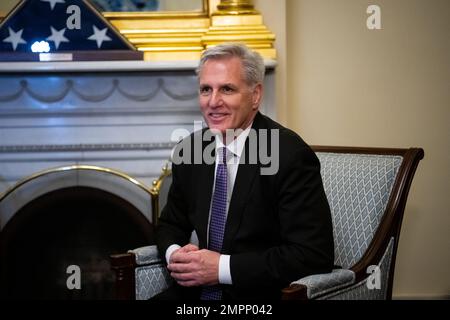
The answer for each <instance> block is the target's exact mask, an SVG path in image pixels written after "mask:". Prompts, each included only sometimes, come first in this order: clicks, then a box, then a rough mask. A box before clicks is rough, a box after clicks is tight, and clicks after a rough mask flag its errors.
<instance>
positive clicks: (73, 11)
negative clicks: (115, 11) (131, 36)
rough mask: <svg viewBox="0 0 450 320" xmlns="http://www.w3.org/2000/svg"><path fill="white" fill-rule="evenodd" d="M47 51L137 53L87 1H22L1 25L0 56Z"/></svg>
mask: <svg viewBox="0 0 450 320" xmlns="http://www.w3.org/2000/svg"><path fill="white" fill-rule="evenodd" d="M45 47H46V48H47V52H58V51H79V50H84V51H87V50H130V49H131V50H134V48H133V46H132V45H131V44H129V43H128V42H127V40H126V39H125V38H124V37H123V36H122V35H121V34H120V33H119V32H118V31H117V30H116V29H114V27H112V26H111V24H110V23H109V22H108V21H107V20H106V19H105V18H104V17H103V16H102V15H101V14H100V13H99V12H98V11H96V9H95V7H94V6H92V5H91V4H90V3H89V2H88V1H87V0H23V1H22V2H20V3H19V4H18V5H17V6H16V7H15V8H14V9H13V10H12V11H11V12H10V14H9V15H8V16H7V17H6V18H5V20H4V21H3V22H2V23H1V25H0V52H36V48H38V50H39V48H45ZM44 51H45V49H44ZM41 52H42V51H41Z"/></svg>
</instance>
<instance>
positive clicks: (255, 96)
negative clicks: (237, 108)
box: [252, 83, 263, 110]
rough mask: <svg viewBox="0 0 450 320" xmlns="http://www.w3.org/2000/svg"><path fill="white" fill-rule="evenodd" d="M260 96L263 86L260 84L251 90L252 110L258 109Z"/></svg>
mask: <svg viewBox="0 0 450 320" xmlns="http://www.w3.org/2000/svg"><path fill="white" fill-rule="evenodd" d="M262 95H263V85H262V84H261V83H258V84H257V85H256V86H255V88H254V89H253V95H252V103H253V105H252V107H253V110H256V109H258V108H259V105H260V104H261V99H262Z"/></svg>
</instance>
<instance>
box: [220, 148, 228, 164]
mask: <svg viewBox="0 0 450 320" xmlns="http://www.w3.org/2000/svg"><path fill="white" fill-rule="evenodd" d="M218 151H219V163H221V164H223V163H226V160H227V148H226V147H221V148H219V150H218Z"/></svg>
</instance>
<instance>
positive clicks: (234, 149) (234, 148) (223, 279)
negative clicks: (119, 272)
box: [165, 124, 251, 284]
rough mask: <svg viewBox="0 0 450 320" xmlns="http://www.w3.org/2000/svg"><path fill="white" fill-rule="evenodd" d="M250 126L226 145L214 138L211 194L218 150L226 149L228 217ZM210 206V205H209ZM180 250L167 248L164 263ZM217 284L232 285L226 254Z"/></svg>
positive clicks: (172, 246)
mask: <svg viewBox="0 0 450 320" xmlns="http://www.w3.org/2000/svg"><path fill="white" fill-rule="evenodd" d="M250 128H251V124H250V126H249V127H248V128H247V129H245V130H244V131H242V133H241V134H240V135H238V136H237V137H236V139H234V140H233V141H232V142H230V143H229V144H228V145H226V146H225V145H224V143H223V141H222V136H221V135H217V136H216V164H215V170H214V182H213V190H212V192H213V194H214V186H215V179H216V178H215V177H216V171H217V164H218V162H219V152H218V150H219V149H220V148H223V147H226V148H227V171H228V175H227V176H228V181H227V182H228V183H227V208H226V212H227V215H228V208H229V207H230V200H231V195H232V193H233V187H234V182H235V180H236V174H237V171H238V166H239V161H240V159H241V155H242V150H244V145H245V140H246V139H247V136H248V134H249V132H250ZM210 206H211V204H210ZM209 218H211V207H210V209H209ZM207 234H208V235H209V219H208V233H207ZM208 237H209V236H208ZM179 248H181V247H180V246H179V245H178V244H172V245H171V246H169V248H167V250H166V254H165V257H166V261H167V263H169V261H170V256H171V255H172V253H173V252H174V251H175V250H177V249H179ZM219 283H222V284H232V279H231V271H230V255H227V254H221V255H220V259H219Z"/></svg>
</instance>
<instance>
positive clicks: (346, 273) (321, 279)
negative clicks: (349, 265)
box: [292, 269, 355, 299]
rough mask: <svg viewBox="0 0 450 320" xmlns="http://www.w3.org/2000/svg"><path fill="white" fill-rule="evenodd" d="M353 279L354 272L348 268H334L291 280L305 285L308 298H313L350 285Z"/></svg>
mask: <svg viewBox="0 0 450 320" xmlns="http://www.w3.org/2000/svg"><path fill="white" fill-rule="evenodd" d="M354 281H355V273H354V272H353V271H351V270H348V269H334V270H333V271H332V272H330V273H323V274H314V275H311V276H307V277H304V278H301V279H300V280H297V281H295V282H292V283H293V284H303V285H305V286H306V287H307V291H306V292H307V295H308V299H314V298H316V297H317V296H318V295H323V294H326V293H328V292H329V291H331V290H336V289H339V288H343V287H346V286H349V285H351V284H352V283H353V282H354Z"/></svg>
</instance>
